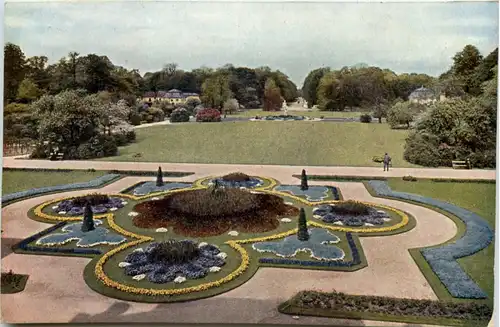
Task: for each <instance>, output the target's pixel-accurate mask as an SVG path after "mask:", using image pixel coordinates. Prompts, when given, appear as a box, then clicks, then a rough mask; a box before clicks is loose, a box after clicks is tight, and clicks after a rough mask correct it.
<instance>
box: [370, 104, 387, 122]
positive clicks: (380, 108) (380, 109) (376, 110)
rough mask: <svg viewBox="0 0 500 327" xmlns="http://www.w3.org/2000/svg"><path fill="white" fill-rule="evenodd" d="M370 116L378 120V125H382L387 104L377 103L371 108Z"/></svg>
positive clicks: (385, 115)
mask: <svg viewBox="0 0 500 327" xmlns="http://www.w3.org/2000/svg"><path fill="white" fill-rule="evenodd" d="M372 116H373V117H374V118H377V119H378V122H379V124H381V123H382V118H386V117H387V104H386V103H377V104H375V106H374V107H373V113H372Z"/></svg>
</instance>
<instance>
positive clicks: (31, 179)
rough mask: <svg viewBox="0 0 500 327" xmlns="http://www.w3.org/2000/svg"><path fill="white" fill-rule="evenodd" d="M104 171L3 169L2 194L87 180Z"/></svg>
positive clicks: (100, 174) (103, 173)
mask: <svg viewBox="0 0 500 327" xmlns="http://www.w3.org/2000/svg"><path fill="white" fill-rule="evenodd" d="M105 174H106V172H102V171H101V172H86V171H73V172H37V171H4V172H3V174H2V194H9V193H14V192H19V191H26V190H30V189H33V188H38V187H44V186H55V185H62V184H70V183H79V182H88V181H90V180H92V179H94V178H97V177H99V176H102V175H105Z"/></svg>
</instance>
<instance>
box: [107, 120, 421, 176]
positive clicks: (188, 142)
mask: <svg viewBox="0 0 500 327" xmlns="http://www.w3.org/2000/svg"><path fill="white" fill-rule="evenodd" d="M136 133H137V141H136V142H135V143H133V144H131V145H128V146H125V147H122V148H120V149H119V155H118V156H116V157H109V158H103V159H101V160H104V161H110V160H111V161H146V162H171V163H212V164H267V165H271V164H276V165H298V166H301V165H309V166H322V165H330V166H372V167H381V166H380V164H378V163H375V162H372V157H373V156H381V155H383V154H384V152H389V153H390V155H391V157H392V159H393V165H394V167H415V166H414V165H411V164H409V163H407V162H405V161H404V160H403V149H404V143H405V141H404V140H405V138H406V136H407V133H408V132H407V131H404V130H391V129H389V126H388V125H386V124H378V123H373V124H362V123H357V122H353V123H334V122H305V121H298V122H272V121H268V122H225V123H185V124H178V125H163V126H154V127H148V128H141V129H137V130H136ZM136 153H141V154H142V156H141V157H138V158H134V157H133V156H134V154H136Z"/></svg>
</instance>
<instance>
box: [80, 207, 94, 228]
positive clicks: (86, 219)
mask: <svg viewBox="0 0 500 327" xmlns="http://www.w3.org/2000/svg"><path fill="white" fill-rule="evenodd" d="M94 229H95V226H94V212H93V211H92V206H91V205H90V202H87V204H86V205H85V209H84V210H83V223H82V232H90V231H91V230H94Z"/></svg>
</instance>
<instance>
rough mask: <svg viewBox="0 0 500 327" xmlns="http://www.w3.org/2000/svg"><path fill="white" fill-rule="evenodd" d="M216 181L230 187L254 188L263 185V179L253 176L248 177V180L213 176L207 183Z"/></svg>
mask: <svg viewBox="0 0 500 327" xmlns="http://www.w3.org/2000/svg"><path fill="white" fill-rule="evenodd" d="M216 181H217V183H218V184H219V185H220V186H224V187H231V188H240V187H244V188H256V187H259V186H262V185H264V181H263V180H261V179H259V178H255V177H250V180H248V181H226V180H224V179H222V178H215V179H213V180H211V181H209V185H212V184H214V183H215V182H216Z"/></svg>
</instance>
